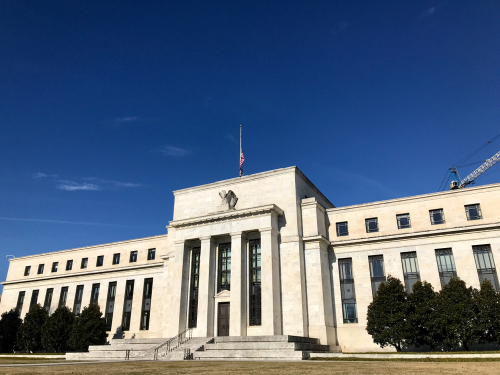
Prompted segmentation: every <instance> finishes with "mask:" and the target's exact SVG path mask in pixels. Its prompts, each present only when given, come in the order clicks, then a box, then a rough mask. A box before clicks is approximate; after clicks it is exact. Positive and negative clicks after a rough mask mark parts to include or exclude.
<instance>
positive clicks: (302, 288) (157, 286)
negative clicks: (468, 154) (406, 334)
mask: <svg viewBox="0 0 500 375" xmlns="http://www.w3.org/2000/svg"><path fill="white" fill-rule="evenodd" d="M223 191H224V193H223V194H227V196H226V199H225V200H223V199H222V198H221V194H220V193H221V192H223ZM226 192H227V193H226ZM231 192H232V193H231ZM174 196H175V205H174V214H173V220H172V221H171V222H170V223H169V225H168V226H167V228H168V234H165V235H160V236H156V237H148V238H141V239H135V240H129V241H122V242H116V243H110V244H104V245H97V246H89V247H83V248H76V249H70V250H63V251H56V252H51V253H45V254H38V255H32V256H26V257H20V258H15V259H10V267H9V271H8V274H7V279H6V281H4V282H3V285H4V291H3V295H2V300H1V304H0V312H4V311H7V310H10V309H11V308H16V307H17V309H18V310H19V311H20V313H21V317H23V316H24V315H25V314H26V312H27V311H28V309H29V307H30V305H32V304H34V303H40V304H41V305H42V306H44V307H45V308H46V309H47V310H48V311H49V312H53V311H54V310H55V309H56V308H57V307H58V306H60V305H67V306H68V307H70V308H71V309H73V310H74V311H76V312H78V311H80V310H81V309H82V308H83V307H84V306H85V305H88V304H89V303H90V302H91V301H96V302H97V303H98V304H99V305H100V306H101V309H102V310H104V311H105V314H106V317H107V322H108V327H109V335H110V337H113V335H115V334H116V333H117V332H120V331H121V330H123V332H124V333H125V337H127V338H130V337H136V338H168V337H173V336H175V335H176V334H178V333H179V332H182V331H184V330H186V329H187V328H192V329H193V336H195V337H212V336H224V335H229V336H262V335H295V336H305V337H314V338H318V339H320V342H321V343H322V344H328V345H332V346H340V347H341V349H342V350H343V351H375V350H381V349H380V348H379V347H378V346H377V345H375V344H374V343H373V342H372V340H371V337H370V336H369V335H368V334H367V333H366V330H365V327H366V310H367V307H368V305H369V303H370V302H371V301H372V299H373V292H374V290H375V289H376V288H377V286H378V285H379V284H380V282H382V281H383V280H384V278H385V277H386V276H387V275H389V274H390V275H393V276H396V277H398V278H400V279H401V280H404V282H405V284H406V286H407V287H409V288H411V285H412V284H413V283H414V282H415V281H416V280H418V279H420V280H427V281H429V282H431V283H432V284H433V286H434V287H435V289H436V290H439V289H440V288H441V285H442V283H445V282H446V281H447V280H448V279H449V277H451V276H453V275H458V276H459V277H460V278H462V279H463V280H465V282H466V283H467V284H468V285H472V286H474V287H479V282H480V279H482V278H488V279H490V280H492V281H493V283H494V285H495V286H496V287H497V288H498V279H497V276H496V269H495V263H498V262H497V261H500V184H493V185H486V186H478V187H470V188H466V189H462V190H454V191H447V192H441V193H433V194H426V195H421V196H415V197H408V198H400V199H393V200H388V201H382V202H374V203H367V204H360V205H354V206H348V207H335V206H334V205H333V204H332V203H331V202H330V201H329V200H328V199H327V198H326V197H325V196H324V195H323V194H322V193H321V192H320V191H319V190H318V189H317V188H316V187H315V186H314V185H313V184H312V183H311V182H310V181H309V180H308V179H307V178H306V177H305V176H304V174H303V173H302V172H301V171H300V170H299V169H298V168H296V167H290V168H283V169H278V170H274V171H269V172H264V173H258V174H255V175H250V176H245V177H242V178H235V179H230V180H226V181H220V182H216V183H212V184H208V185H202V186H197V187H193V188H188V189H183V190H178V191H175V192H174ZM386 350H387V349H386ZM389 350H390V349H389Z"/></svg>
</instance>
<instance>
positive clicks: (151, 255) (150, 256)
mask: <svg viewBox="0 0 500 375" xmlns="http://www.w3.org/2000/svg"><path fill="white" fill-rule="evenodd" d="M155 256H156V249H148V260H154V259H155Z"/></svg>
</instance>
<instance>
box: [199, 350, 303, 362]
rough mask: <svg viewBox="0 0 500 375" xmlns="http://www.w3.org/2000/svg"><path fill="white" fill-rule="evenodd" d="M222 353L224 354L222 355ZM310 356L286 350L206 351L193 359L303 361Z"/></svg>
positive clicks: (301, 352)
mask: <svg viewBox="0 0 500 375" xmlns="http://www.w3.org/2000/svg"><path fill="white" fill-rule="evenodd" d="M221 352H222V353H221ZM308 357H309V356H308V355H307V352H303V351H285V350H224V351H216V350H206V351H203V352H195V353H194V354H193V359H200V360H219V361H220V360H227V359H234V360H268V359H274V360H288V361H289V360H297V361H299V360H302V359H306V358H308Z"/></svg>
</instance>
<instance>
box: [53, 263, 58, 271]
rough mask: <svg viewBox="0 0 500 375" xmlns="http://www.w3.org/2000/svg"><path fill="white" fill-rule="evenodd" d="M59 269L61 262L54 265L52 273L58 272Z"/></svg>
mask: <svg viewBox="0 0 500 375" xmlns="http://www.w3.org/2000/svg"><path fill="white" fill-rule="evenodd" d="M58 267H59V262H54V263H52V272H57V268H58Z"/></svg>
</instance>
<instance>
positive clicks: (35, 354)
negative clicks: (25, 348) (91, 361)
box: [0, 353, 66, 357]
mask: <svg viewBox="0 0 500 375" xmlns="http://www.w3.org/2000/svg"><path fill="white" fill-rule="evenodd" d="M65 354H66V353H0V357H2V356H4V355H32V356H37V355H65Z"/></svg>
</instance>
